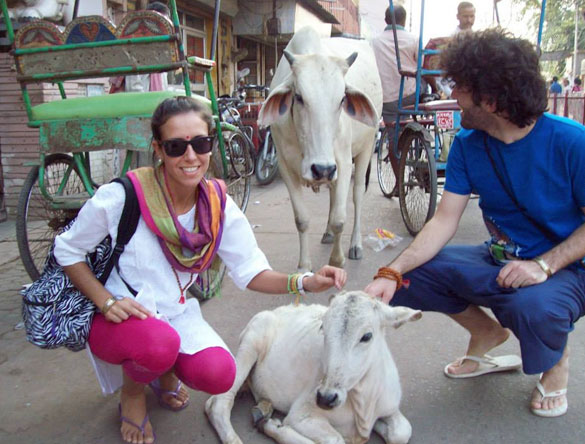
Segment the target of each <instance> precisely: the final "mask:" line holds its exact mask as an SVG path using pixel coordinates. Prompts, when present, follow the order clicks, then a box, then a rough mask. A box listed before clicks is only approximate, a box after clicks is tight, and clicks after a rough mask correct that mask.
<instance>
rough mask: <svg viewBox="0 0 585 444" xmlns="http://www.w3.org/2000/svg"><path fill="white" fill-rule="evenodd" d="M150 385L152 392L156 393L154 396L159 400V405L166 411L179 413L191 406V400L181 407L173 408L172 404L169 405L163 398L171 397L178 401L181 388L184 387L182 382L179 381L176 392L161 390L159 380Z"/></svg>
mask: <svg viewBox="0 0 585 444" xmlns="http://www.w3.org/2000/svg"><path fill="white" fill-rule="evenodd" d="M148 385H149V386H150V388H151V389H152V391H153V392H154V394H155V395H156V397H157V398H158V403H159V404H160V406H161V407H163V408H165V409H167V410H171V411H173V412H178V411H180V410H183V409H184V408H186V407H187V406H188V405H189V399H187V400H186V401H185V402H184V403H183V404H181V405H180V406H178V407H173V406H171V404H169V403H168V402H167V401H165V399H164V398H163V396H164V395H170V396H172V397H173V398H175V399H177V400H178V398H177V397H178V395H179V392H180V391H181V387H182V386H183V384H182V383H181V381H177V388H176V389H175V390H174V391H173V390H164V389H162V388H160V387H159V386H158V380H155V381H153V382H151V383H150V384H148Z"/></svg>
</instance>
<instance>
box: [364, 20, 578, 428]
mask: <svg viewBox="0 0 585 444" xmlns="http://www.w3.org/2000/svg"><path fill="white" fill-rule="evenodd" d="M538 61H539V60H538V56H537V54H536V52H535V50H534V48H533V47H532V45H531V44H530V43H529V42H527V41H525V40H522V39H517V38H514V37H512V36H510V35H509V34H506V33H505V32H504V31H501V30H487V31H483V32H479V33H464V34H463V35H459V36H457V37H456V38H455V39H454V41H453V42H452V43H451V44H450V45H449V47H448V48H447V49H446V50H445V51H444V52H443V53H442V54H441V65H442V68H443V69H444V70H445V71H446V76H447V78H450V79H452V80H453V81H454V82H455V88H454V90H453V98H455V99H457V102H458V104H459V106H460V108H461V126H462V127H463V128H465V129H464V130H462V131H460V132H459V134H458V135H457V137H456V138H455V141H454V143H453V145H452V147H451V151H450V154H449V159H448V163H447V173H446V182H445V191H444V193H443V197H442V199H441V202H440V203H439V206H438V208H437V212H436V214H435V215H434V217H433V218H432V219H431V220H430V221H429V222H428V223H427V224H426V225H425V226H424V227H423V229H422V230H421V232H420V233H419V234H418V236H417V237H416V238H415V239H414V241H413V242H412V243H411V244H410V246H409V247H408V248H407V249H405V250H404V251H403V252H402V253H401V254H400V255H399V256H398V257H397V258H396V259H395V260H394V261H393V262H392V263H391V264H389V265H388V266H387V267H382V268H381V269H380V270H379V271H378V274H377V275H376V276H377V278H376V279H375V280H374V281H373V282H372V283H371V284H369V285H368V286H367V287H366V289H365V291H366V292H368V293H370V294H372V295H374V296H377V297H380V298H382V300H383V301H385V302H389V301H391V304H393V305H404V306H408V307H411V308H415V309H421V310H428V311H438V312H442V313H446V314H448V315H449V316H450V317H451V318H452V319H453V320H455V321H456V322H458V323H459V324H460V325H461V326H463V327H464V328H465V329H467V330H468V332H469V333H470V335H471V338H470V341H469V346H468V348H467V352H466V355H465V356H464V357H463V358H461V359H458V360H456V361H455V362H452V363H451V364H449V365H447V366H446V367H445V370H444V372H445V374H446V375H447V376H448V377H450V378H469V377H473V376H479V375H482V374H486V373H492V372H501V371H506V370H515V369H518V368H520V366H522V367H523V370H524V372H525V373H527V374H537V373H542V376H541V378H540V381H539V382H538V383H537V387H536V388H535V389H534V391H533V392H532V397H531V405H530V406H531V410H532V412H533V413H534V414H535V415H538V416H547V417H554V416H560V415H562V414H564V413H565V412H566V411H567V406H568V404H567V397H566V387H567V382H568V378H569V365H568V353H569V350H568V346H567V339H568V334H569V332H570V331H572V329H573V324H574V322H576V321H577V319H579V318H580V317H581V316H583V314H584V312H585V269H584V268H583V257H584V256H585V224H584V222H585V174H583V171H585V127H583V126H581V125H579V124H577V123H575V122H573V121H571V120H568V119H565V118H562V117H556V116H553V115H550V114H546V113H545V110H546V108H547V88H546V83H545V80H544V79H543V78H542V76H541V74H540V71H539V65H538ZM519 91H521V92H522V94H519ZM472 192H473V193H477V194H479V196H480V201H479V205H480V208H481V210H482V213H483V217H484V220H485V223H486V226H487V228H488V232H489V234H490V239H489V240H488V241H487V242H486V243H485V244H484V245H477V246H469V245H466V246H446V244H447V243H448V242H449V240H450V239H451V238H452V237H453V235H454V234H455V232H456V230H457V226H458V224H459V220H460V219H461V216H462V214H463V211H464V210H465V206H466V204H467V201H468V199H469V196H470V194H471V193H472ZM403 274H404V279H405V280H406V279H408V280H409V285H408V286H406V287H408V288H405V287H402V285H401V284H402V282H403V279H402V275H403ZM401 287H402V288H401ZM480 306H483V307H488V308H490V309H491V310H492V311H493V313H494V315H495V317H496V319H497V321H496V320H494V319H493V318H491V317H490V316H488V315H487V314H486V313H485V312H484V311H482V310H481V309H480V308H479V307H480ZM510 330H511V331H512V332H513V333H514V334H515V335H516V337H517V338H518V340H519V341H520V348H521V353H522V360H520V358H519V357H517V356H514V355H510V356H499V357H491V356H488V355H486V353H487V352H489V351H490V350H491V349H493V348H495V347H497V346H498V345H500V344H502V343H503V342H505V341H506V340H507V339H508V336H509V331H510Z"/></svg>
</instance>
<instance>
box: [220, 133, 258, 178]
mask: <svg viewBox="0 0 585 444" xmlns="http://www.w3.org/2000/svg"><path fill="white" fill-rule="evenodd" d="M253 151H254V145H253V144H252V141H251V140H250V138H249V137H248V136H246V135H245V134H244V133H242V132H240V131H234V132H232V133H231V134H230V135H229V137H228V139H227V142H226V154H227V155H228V157H229V160H230V163H231V165H232V168H233V169H234V171H235V173H236V174H237V175H238V176H240V177H250V176H251V175H252V174H254V158H253V156H252V152H253Z"/></svg>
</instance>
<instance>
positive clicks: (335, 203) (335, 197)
mask: <svg viewBox="0 0 585 444" xmlns="http://www.w3.org/2000/svg"><path fill="white" fill-rule="evenodd" d="M350 182H351V161H349V162H339V163H338V174H337V180H336V181H335V182H334V183H333V184H331V191H330V192H329V199H330V203H329V222H328V224H327V231H330V232H332V233H333V248H332V250H331V256H329V265H334V266H336V267H343V266H344V265H345V254H344V253H343V247H342V246H341V234H342V233H343V225H344V224H345V218H346V212H347V195H348V193H349V185H350Z"/></svg>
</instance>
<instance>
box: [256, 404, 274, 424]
mask: <svg viewBox="0 0 585 444" xmlns="http://www.w3.org/2000/svg"><path fill="white" fill-rule="evenodd" d="M273 412H274V409H273V407H272V404H271V403H270V401H267V400H265V399H263V400H261V401H260V402H259V403H258V404H256V405H255V406H254V407H252V421H253V422H254V427H256V428H257V429H258V430H263V429H264V425H265V424H266V421H267V420H269V419H270V417H271V416H272V413H273Z"/></svg>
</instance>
